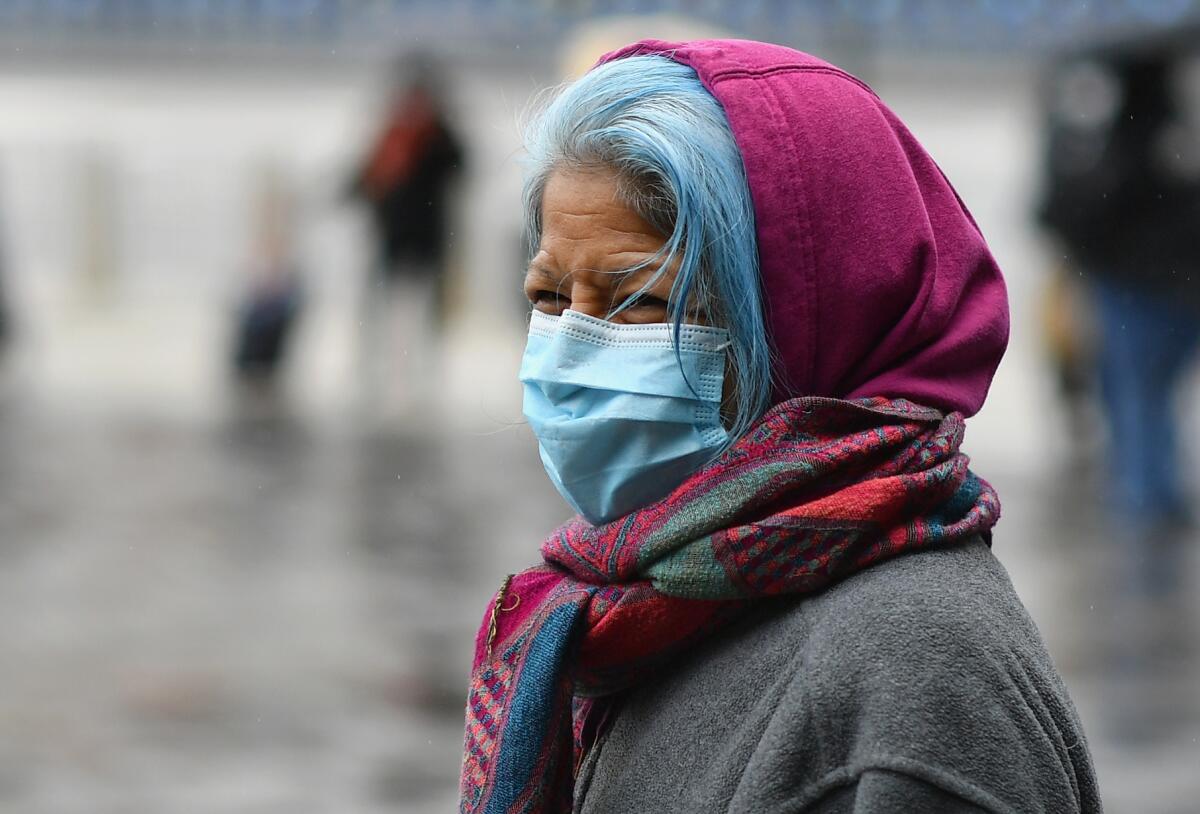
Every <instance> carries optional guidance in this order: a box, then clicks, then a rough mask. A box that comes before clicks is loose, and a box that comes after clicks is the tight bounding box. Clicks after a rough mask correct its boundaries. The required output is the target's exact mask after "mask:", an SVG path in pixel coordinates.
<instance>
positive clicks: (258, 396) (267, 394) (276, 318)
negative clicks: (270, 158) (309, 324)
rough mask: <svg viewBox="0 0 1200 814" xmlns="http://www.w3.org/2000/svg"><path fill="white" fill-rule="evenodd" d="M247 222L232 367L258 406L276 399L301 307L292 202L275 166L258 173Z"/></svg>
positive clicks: (243, 391) (283, 180)
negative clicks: (249, 230) (249, 240)
mask: <svg viewBox="0 0 1200 814" xmlns="http://www.w3.org/2000/svg"><path fill="white" fill-rule="evenodd" d="M253 217H254V231H253V244H252V248H251V256H250V261H249V264H248V275H249V285H248V290H247V292H246V294H245V299H244V301H243V304H242V306H241V308H240V310H239V313H238V324H237V334H236V338H235V342H234V350H233V367H234V371H235V373H236V374H237V377H238V380H239V382H240V383H241V384H242V385H243V387H242V395H244V396H247V397H249V398H251V399H253V400H254V401H257V402H261V401H263V400H264V399H265V400H267V401H270V400H273V399H274V398H275V397H277V396H278V395H279V392H278V391H279V384H280V376H281V372H282V368H283V364H284V361H285V359H286V357H287V351H288V347H289V344H290V341H291V338H292V334H293V333H294V326H295V323H296V319H297V317H298V315H299V312H300V305H301V295H300V288H301V283H300V268H299V260H298V258H297V257H296V250H295V234H294V224H293V221H294V207H293V200H292V196H291V194H290V192H289V191H288V188H287V185H286V182H285V178H284V176H283V174H282V172H281V171H280V170H279V169H278V168H276V167H266V168H264V169H263V171H262V173H261V175H260V177H259V179H258V181H257V186H256V189H255V201H254V213H253Z"/></svg>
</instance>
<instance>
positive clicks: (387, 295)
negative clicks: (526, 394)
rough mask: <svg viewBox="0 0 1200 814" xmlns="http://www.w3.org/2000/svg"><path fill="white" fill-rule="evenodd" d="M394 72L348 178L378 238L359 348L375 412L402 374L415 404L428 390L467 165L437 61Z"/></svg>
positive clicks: (414, 60) (413, 62)
mask: <svg viewBox="0 0 1200 814" xmlns="http://www.w3.org/2000/svg"><path fill="white" fill-rule="evenodd" d="M397 74H398V75H397V80H398V81H397V83H396V85H395V88H394V90H393V93H392V98H391V102H390V106H389V109H388V112H387V116H386V120H385V122H384V124H383V127H382V128H381V130H380V132H379V134H378V136H377V137H376V139H375V141H374V142H373V143H372V145H371V147H370V149H369V150H368V151H367V153H366V155H365V157H364V159H363V161H362V163H361V165H360V167H359V168H358V169H357V170H356V172H355V173H354V176H353V178H352V180H351V184H350V194H351V195H352V196H353V197H354V198H356V199H358V200H361V201H362V202H363V203H364V204H365V205H366V206H367V207H368V209H369V210H370V213H371V219H372V228H373V240H374V244H375V245H374V250H373V254H374V256H373V258H372V268H371V271H370V273H369V275H368V277H369V279H368V286H367V292H366V297H365V301H364V303H363V320H362V327H363V332H362V342H363V347H362V349H361V360H362V363H363V370H362V375H363V386H364V392H363V397H364V402H365V405H364V406H366V407H367V408H368V410H370V411H371V412H375V413H377V412H385V413H386V412H387V411H388V409H389V408H390V407H391V406H392V405H389V404H388V403H387V402H388V401H390V400H391V399H390V398H389V392H388V389H389V384H390V383H393V382H395V381H397V379H399V378H403V379H404V381H403V382H402V386H403V387H404V388H405V393H404V395H403V400H404V401H405V402H406V403H407V404H408V405H409V406H411V405H412V403H413V401H414V396H415V395H419V394H420V393H421V392H422V391H423V390H425V389H428V388H427V386H426V385H425V383H424V382H422V379H423V378H424V377H425V376H427V375H428V372H429V371H430V370H432V369H434V365H433V364H432V363H431V360H430V356H431V355H432V354H433V353H434V352H435V349H434V347H433V340H434V339H435V337H436V335H438V334H440V331H441V327H442V322H443V319H444V310H445V287H446V268H445V266H446V248H447V223H448V207H449V205H450V186H451V182H452V181H453V179H454V176H455V175H456V174H457V173H458V171H459V170H460V168H461V166H462V163H463V150H462V147H461V145H460V143H459V140H458V138H457V137H456V136H455V134H454V132H453V131H452V130H451V128H450V126H449V124H448V123H447V121H446V118H445V115H444V112H443V110H442V98H441V97H442V94H441V92H440V91H439V88H440V81H439V77H438V75H437V73H436V71H435V68H434V66H433V64H432V63H431V62H430V61H429V60H428V59H426V58H424V57H411V58H407V59H404V60H402V61H401V62H400V64H399V66H398V69H397ZM400 356H403V357H405V365H404V366H405V367H407V368H409V369H408V370H406V371H405V373H406V374H407V375H404V376H403V377H401V376H400V374H399V371H398V370H397V363H398V361H399V358H398V357H400Z"/></svg>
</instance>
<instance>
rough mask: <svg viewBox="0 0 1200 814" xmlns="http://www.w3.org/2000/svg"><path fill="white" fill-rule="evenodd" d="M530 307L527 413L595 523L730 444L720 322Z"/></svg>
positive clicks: (561, 487) (641, 502) (577, 503)
mask: <svg viewBox="0 0 1200 814" xmlns="http://www.w3.org/2000/svg"><path fill="white" fill-rule="evenodd" d="M674 338H675V328H674V326H673V325H669V324H654V325H618V324H616V323H612V322H607V321H605V320H602V319H596V318H595V317H589V316H587V315H585V314H581V313H579V312H578V311H565V312H563V315H562V316H559V317H554V316H550V315H548V314H544V313H542V312H540V311H534V312H533V315H532V317H531V318H530V320H529V341H528V344H527V345H526V347H525V356H524V358H523V359H522V360H521V373H520V378H521V382H522V384H523V385H524V387H525V402H524V411H525V418H526V419H528V420H529V426H530V427H531V428H532V429H533V434H534V435H536V436H537V439H538V446H539V448H540V450H541V454H542V464H543V465H544V466H545V467H546V474H548V475H549V476H550V480H551V481H553V483H554V485H555V487H557V488H558V491H559V493H560V494H561V495H562V496H563V497H564V498H565V499H566V501H567V502H568V503H570V504H571V505H572V506H573V507H574V508H575V510H576V511H578V512H579V513H580V514H581V515H583V516H584V518H586V519H587V521H588V522H589V523H591V524H593V525H600V524H601V523H607V522H609V521H610V520H615V519H616V518H618V517H621V516H623V515H626V514H628V513H629V512H631V511H633V510H635V509H639V508H642V507H643V506H647V505H649V504H650V503H653V502H654V501H656V500H658V499H660V498H663V497H665V496H666V495H667V494H668V493H669V492H670V491H671V490H672V489H674V488H675V487H676V486H678V485H679V484H681V483H682V482H683V481H684V479H686V478H687V476H688V475H690V474H692V473H693V472H695V471H696V470H697V469H698V468H699V467H700V466H702V465H703V464H705V463H706V462H707V461H708V460H709V459H710V458H712V456H713V455H714V453H715V452H716V450H718V449H719V448H720V447H721V446H722V445H723V444H724V443H725V441H726V438H727V437H728V434H727V433H726V431H725V428H724V427H723V426H722V424H721V414H720V409H721V391H722V388H723V386H724V383H725V348H726V346H727V345H728V344H729V332H728V331H726V330H724V329H723V328H709V327H706V326H700V325H681V326H680V329H679V349H678V354H677V353H676V348H675V341H674Z"/></svg>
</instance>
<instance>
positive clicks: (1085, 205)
mask: <svg viewBox="0 0 1200 814" xmlns="http://www.w3.org/2000/svg"><path fill="white" fill-rule="evenodd" d="M1180 62H1181V60H1180V59H1179V57H1178V55H1177V54H1176V52H1175V51H1174V49H1165V50H1160V49H1154V48H1149V47H1147V48H1140V49H1133V50H1129V51H1114V52H1100V53H1098V54H1088V55H1084V56H1082V57H1077V58H1073V59H1070V60H1068V61H1067V62H1065V63H1064V64H1063V65H1062V66H1060V68H1059V69H1058V73H1057V77H1056V81H1055V90H1054V92H1053V94H1052V99H1051V127H1050V138H1049V146H1048V151H1047V166H1046V173H1047V181H1048V183H1047V190H1046V196H1045V199H1044V201H1043V205H1042V210H1041V216H1042V220H1043V222H1044V223H1045V225H1046V226H1047V227H1049V229H1050V230H1051V231H1052V232H1053V233H1054V234H1055V235H1057V236H1058V237H1059V238H1060V239H1061V241H1062V243H1063V245H1064V249H1065V252H1066V254H1067V256H1068V258H1069V262H1070V263H1072V264H1073V265H1074V266H1076V267H1077V269H1078V270H1079V271H1080V272H1082V274H1083V275H1084V276H1085V278H1086V279H1088V280H1089V281H1090V284H1091V286H1092V288H1093V290H1094V292H1095V296H1096V306H1097V312H1098V315H1099V318H1100V323H1101V326H1100V330H1101V339H1100V348H1099V365H1100V378H1101V389H1102V398H1103V402H1104V405H1105V408H1106V412H1107V413H1108V417H1109V420H1110V424H1111V429H1112V463H1113V466H1112V473H1113V477H1114V486H1115V492H1116V494H1115V497H1116V499H1117V501H1118V503H1119V505H1120V507H1121V509H1122V511H1123V514H1124V518H1125V520H1126V521H1127V522H1129V523H1130V524H1132V525H1134V526H1136V527H1138V528H1137V530H1138V531H1140V532H1142V533H1146V534H1154V533H1156V532H1158V531H1162V530H1163V529H1164V527H1174V526H1178V525H1180V524H1186V523H1189V522H1191V513H1190V507H1189V505H1188V500H1187V497H1186V494H1185V487H1184V481H1183V478H1182V475H1181V468H1180V462H1179V460H1178V456H1179V451H1180V444H1179V438H1178V430H1177V426H1178V423H1177V416H1176V414H1175V409H1174V404H1173V399H1174V397H1175V393H1176V390H1177V388H1178V386H1179V384H1180V382H1181V380H1182V378H1183V376H1184V374H1185V372H1186V371H1187V367H1188V364H1189V362H1190V361H1191V360H1192V358H1193V357H1194V355H1195V351H1196V348H1197V346H1198V344H1200V237H1198V235H1197V230H1198V229H1200V143H1198V140H1197V136H1198V135H1200V134H1197V133H1196V132H1194V130H1193V131H1189V127H1194V126H1195V124H1194V122H1193V123H1190V125H1189V122H1188V121H1187V117H1186V116H1185V111H1184V110H1183V108H1182V103H1181V99H1182V98H1183V96H1184V94H1183V88H1182V87H1181V77H1180V76H1179V75H1178V72H1177V67H1178V65H1179V63H1180Z"/></svg>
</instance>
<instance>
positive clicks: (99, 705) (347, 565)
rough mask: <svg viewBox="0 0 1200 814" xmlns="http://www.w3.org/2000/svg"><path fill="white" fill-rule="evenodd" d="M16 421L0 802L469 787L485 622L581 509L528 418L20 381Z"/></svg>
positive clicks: (435, 805) (280, 807) (425, 807)
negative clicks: (462, 767) (174, 402)
mask: <svg viewBox="0 0 1200 814" xmlns="http://www.w3.org/2000/svg"><path fill="white" fill-rule="evenodd" d="M0 438H2V441H0V451H2V452H0V454H2V457H3V460H4V461H5V462H6V463H5V471H4V479H3V489H4V492H5V498H4V500H3V502H2V503H0V529H2V530H3V539H4V541H5V542H4V553H3V559H4V567H3V569H0V616H2V617H3V618H4V619H5V620H6V621H5V623H4V624H3V625H0V652H3V653H4V657H3V661H4V668H3V671H2V674H3V678H0V686H2V688H3V690H2V691H0V731H3V732H4V737H3V738H0V811H14V812H17V811H20V812H29V813H30V814H34V813H35V812H38V813H41V812H44V813H45V814H51V812H54V813H56V814H57V813H58V812H62V813H63V814H66V813H67V812H80V813H81V814H82V812H88V814H103V813H104V812H113V813H114V814H116V812H190V811H197V812H200V811H203V812H215V811H222V812H275V811H280V812H282V811H288V812H300V811H331V812H374V811H380V812H382V811H391V812H394V811H447V810H451V809H452V808H453V802H454V791H455V780H456V776H457V768H458V762H459V757H460V752H459V749H460V728H461V719H462V699H463V692H464V686H465V676H466V672H467V667H468V660H469V658H470V646H469V640H470V637H471V636H472V635H473V632H474V627H475V626H476V625H477V624H478V622H479V618H480V614H481V609H482V605H483V603H484V602H485V601H486V597H487V596H488V594H489V592H490V591H491V590H493V589H494V587H495V584H498V582H499V579H500V577H501V576H502V575H503V573H505V569H508V570H512V569H513V568H515V567H517V566H518V565H519V563H520V562H523V561H524V560H525V559H527V555H526V554H525V553H524V552H519V551H518V549H520V548H523V547H525V545H529V546H530V548H532V544H533V543H536V537H537V534H538V533H540V531H541V530H544V529H547V528H549V527H551V526H552V525H553V524H554V523H555V521H556V520H557V519H559V517H560V515H561V511H562V510H561V509H560V508H559V507H558V506H557V505H556V503H555V502H554V500H553V496H552V495H550V494H548V493H547V492H548V487H546V486H544V484H543V478H542V476H541V474H540V469H538V468H537V462H536V459H535V458H533V457H531V456H530V455H529V454H528V447H527V444H526V443H525V441H526V440H527V439H525V438H522V437H521V436H520V434H519V433H518V432H501V433H493V434H489V435H486V436H478V437H468V436H465V435H464V434H462V433H455V434H450V433H446V434H441V433H436V432H434V433H429V432H421V433H420V434H415V433H414V434H399V433H367V434H359V433H355V432H352V431H348V430H345V429H344V428H331V427H326V428H324V429H316V428H313V427H311V426H304V425H303V424H301V423H298V422H295V421H289V420H286V419H262V418H259V419H231V420H229V421H226V422H217V423H213V424H210V425H194V424H181V423H178V422H177V421H171V420H162V419H157V420H156V419H153V418H146V417H141V418H135V417H124V418H114V417H112V416H108V417H107V418H106V419H105V420H104V421H102V422H101V421H97V420H96V418H95V417H94V416H93V417H90V418H89V416H88V415H87V414H86V413H82V414H80V413H75V414H70V415H68V414H60V413H55V412H54V411H46V410H39V409H33V408H32V407H31V406H25V407H23V406H19V405H11V404H10V405H9V406H8V409H7V411H6V412H5V414H4V416H3V420H2V421H0ZM494 583H495V584H494Z"/></svg>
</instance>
